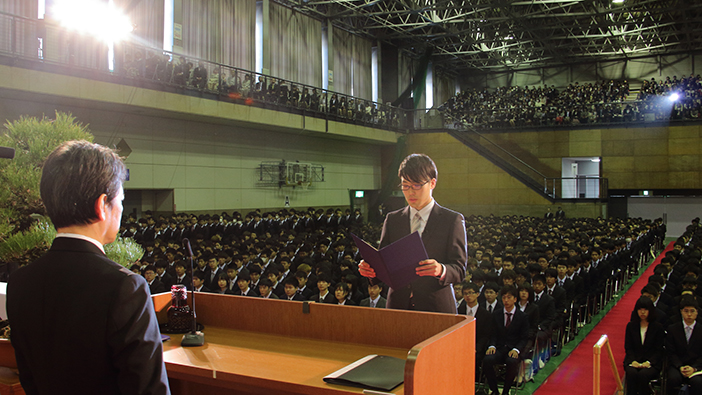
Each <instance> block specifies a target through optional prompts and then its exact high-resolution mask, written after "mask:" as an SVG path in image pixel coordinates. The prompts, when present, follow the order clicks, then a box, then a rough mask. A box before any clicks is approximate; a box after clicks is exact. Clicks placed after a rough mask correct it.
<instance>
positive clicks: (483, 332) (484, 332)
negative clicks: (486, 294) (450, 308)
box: [458, 282, 493, 369]
mask: <svg viewBox="0 0 702 395" xmlns="http://www.w3.org/2000/svg"><path fill="white" fill-rule="evenodd" d="M462 293H463V302H461V305H460V306H459V307H458V314H465V315H470V316H472V317H475V367H476V369H477V367H478V366H481V365H482V363H483V358H484V357H485V351H486V350H487V344H488V342H489V341H490V334H491V333H492V325H493V320H492V316H491V315H490V313H488V312H487V310H485V308H483V307H482V306H480V305H479V304H478V297H479V296H480V288H479V287H478V285H477V284H474V283H469V282H464V283H463V287H462Z"/></svg>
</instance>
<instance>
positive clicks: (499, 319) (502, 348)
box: [483, 305, 529, 395]
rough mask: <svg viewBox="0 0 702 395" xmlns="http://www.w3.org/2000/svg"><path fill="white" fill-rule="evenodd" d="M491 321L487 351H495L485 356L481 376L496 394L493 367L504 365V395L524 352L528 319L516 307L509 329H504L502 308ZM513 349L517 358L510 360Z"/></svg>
mask: <svg viewBox="0 0 702 395" xmlns="http://www.w3.org/2000/svg"><path fill="white" fill-rule="evenodd" d="M492 319H493V331H492V337H491V338H490V342H489V343H488V349H489V348H490V347H495V348H496V351H495V353H494V354H490V355H486V356H485V359H484V360H483V374H485V377H487V380H488V385H489V386H490V389H491V390H492V392H493V393H497V377H496V376H495V370H494V366H495V365H497V364H502V363H505V364H506V365H507V372H506V373H505V386H504V389H503V391H502V393H503V394H504V395H506V394H509V389H510V388H511V387H512V383H513V382H514V379H515V378H516V377H517V372H518V370H519V361H520V359H521V355H522V353H523V352H524V351H526V350H525V349H524V348H525V347H526V344H527V341H528V340H529V319H528V318H527V315H526V314H524V313H523V312H522V311H521V310H519V308H518V307H517V306H516V305H515V306H514V317H512V322H511V324H510V325H509V327H507V328H506V327H505V312H504V308H503V309H499V310H496V311H493V313H492ZM515 349H516V350H517V351H518V352H519V356H518V358H512V357H510V356H509V355H508V354H509V352H510V351H511V350H515Z"/></svg>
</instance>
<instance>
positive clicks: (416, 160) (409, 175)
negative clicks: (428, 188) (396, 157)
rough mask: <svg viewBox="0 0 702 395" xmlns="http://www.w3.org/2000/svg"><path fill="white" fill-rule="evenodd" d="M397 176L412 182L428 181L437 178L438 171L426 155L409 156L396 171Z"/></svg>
mask: <svg viewBox="0 0 702 395" xmlns="http://www.w3.org/2000/svg"><path fill="white" fill-rule="evenodd" d="M397 176H398V177H400V178H404V179H405V180H407V181H412V182H418V183H419V182H425V181H430V180H431V179H432V178H438V177H439V171H438V170H437V169H436V164H435V163H434V161H433V160H431V158H430V157H429V156H427V155H424V154H411V155H408V156H407V157H406V158H405V159H404V160H403V161H402V163H400V168H399V169H398V171H397Z"/></svg>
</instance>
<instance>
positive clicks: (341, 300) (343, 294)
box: [334, 281, 355, 306]
mask: <svg viewBox="0 0 702 395" xmlns="http://www.w3.org/2000/svg"><path fill="white" fill-rule="evenodd" d="M348 296H349V286H348V284H346V283H345V282H343V281H342V282H340V283H338V284H336V287H334V304H340V305H346V306H355V303H354V302H353V300H350V299H348V298H347V297H348Z"/></svg>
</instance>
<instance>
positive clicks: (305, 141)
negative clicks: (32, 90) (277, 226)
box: [0, 98, 382, 212]
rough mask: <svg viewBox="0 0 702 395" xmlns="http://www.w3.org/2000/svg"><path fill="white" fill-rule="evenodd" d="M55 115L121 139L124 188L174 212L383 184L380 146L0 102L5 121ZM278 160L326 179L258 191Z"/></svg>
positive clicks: (330, 201) (339, 201)
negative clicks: (267, 166)
mask: <svg viewBox="0 0 702 395" xmlns="http://www.w3.org/2000/svg"><path fill="white" fill-rule="evenodd" d="M55 110H60V111H67V112H71V113H73V115H75V116H76V117H77V119H78V120H79V121H80V122H83V123H86V124H88V125H89V128H90V130H91V132H92V133H93V134H94V135H95V141H96V142H98V143H101V144H105V145H108V146H114V145H116V144H118V143H119V142H120V140H121V139H124V140H125V141H126V142H127V144H128V145H129V146H130V147H131V149H132V153H131V155H130V156H129V158H128V159H127V160H126V164H127V167H128V168H129V170H130V180H129V181H127V182H126V183H125V189H127V190H158V191H159V192H158V193H162V192H161V191H164V190H173V193H174V196H173V200H174V203H175V205H176V209H177V211H188V212H192V211H213V212H218V211H222V210H227V211H231V210H235V209H236V210H241V209H253V208H262V209H266V208H280V207H283V204H284V199H285V196H286V195H288V196H289V197H290V204H291V207H298V208H300V207H301V208H307V207H309V206H313V207H322V206H348V205H349V194H348V190H349V189H368V190H372V189H379V188H380V187H381V185H380V180H381V162H380V151H381V147H382V145H380V144H377V143H373V142H362V141H349V140H342V139H338V138H331V137H329V136H325V135H323V134H319V135H314V134H309V133H301V132H300V133H294V132H278V131H268V130H263V129H259V128H253V127H248V128H247V127H241V126H232V125H226V124H219V123H208V122H202V121H194V120H187V119H177V118H168V117H159V116H152V115H141V114H138V113H136V112H122V111H109V110H102V109H97V108H90V107H83V106H81V105H70V104H51V103H42V102H36V101H24V100H12V99H8V98H0V119H2V120H14V119H17V118H19V117H20V115H30V116H38V117H41V115H42V114H46V115H47V116H49V117H51V116H53V113H54V111H55ZM281 159H285V160H287V161H295V160H299V161H300V162H312V163H318V164H321V165H323V166H324V168H325V171H324V174H325V182H320V183H315V184H313V185H312V186H311V187H310V188H309V189H308V190H303V189H301V188H299V187H298V188H296V189H294V190H293V189H292V188H286V187H284V188H282V189H279V188H277V187H262V186H258V185H257V181H258V179H259V173H258V171H257V168H258V165H259V164H260V163H261V162H263V161H280V160H281ZM147 195H149V194H147ZM154 200H156V199H154ZM150 204H151V203H149V201H148V199H146V198H144V199H143V200H142V204H141V206H140V208H139V210H144V209H147V208H150V209H158V208H156V207H150ZM154 204H155V203H154Z"/></svg>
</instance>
